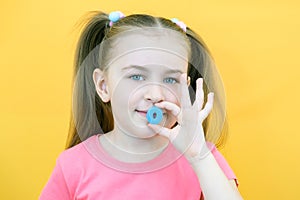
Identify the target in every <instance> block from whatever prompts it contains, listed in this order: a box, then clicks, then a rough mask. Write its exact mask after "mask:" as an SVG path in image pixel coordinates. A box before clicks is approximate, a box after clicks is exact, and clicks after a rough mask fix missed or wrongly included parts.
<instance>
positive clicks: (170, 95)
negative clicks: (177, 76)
mask: <svg viewBox="0 0 300 200" xmlns="http://www.w3.org/2000/svg"><path fill="white" fill-rule="evenodd" d="M165 100H166V101H168V102H171V103H174V104H176V105H178V106H179V105H180V93H179V89H178V87H173V88H171V87H169V88H168V90H166V91H165Z"/></svg>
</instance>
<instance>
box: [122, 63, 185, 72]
mask: <svg viewBox="0 0 300 200" xmlns="http://www.w3.org/2000/svg"><path fill="white" fill-rule="evenodd" d="M130 69H138V70H141V71H145V72H149V69H147V68H146V67H142V66H139V65H129V66H127V67H124V68H123V69H122V71H127V70H130ZM165 72H166V74H176V73H181V74H182V73H183V71H181V70H175V69H169V70H166V71H165Z"/></svg>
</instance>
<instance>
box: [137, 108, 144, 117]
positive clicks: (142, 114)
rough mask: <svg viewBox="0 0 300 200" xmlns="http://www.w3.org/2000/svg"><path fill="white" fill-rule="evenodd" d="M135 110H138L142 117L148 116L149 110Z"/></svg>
mask: <svg viewBox="0 0 300 200" xmlns="http://www.w3.org/2000/svg"><path fill="white" fill-rule="evenodd" d="M135 112H137V113H138V114H139V115H141V116H142V117H146V115H147V110H146V111H144V110H135Z"/></svg>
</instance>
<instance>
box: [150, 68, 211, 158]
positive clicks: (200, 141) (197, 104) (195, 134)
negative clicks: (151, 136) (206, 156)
mask: <svg viewBox="0 0 300 200" xmlns="http://www.w3.org/2000/svg"><path fill="white" fill-rule="evenodd" d="M186 76H187V75H186V74H182V75H181V77H180V87H181V103H180V104H181V108H180V107H178V106H177V105H176V104H174V103H171V102H167V101H163V102H160V103H156V104H155V106H157V107H160V108H163V109H166V110H169V111H170V112H171V113H172V115H174V116H175V117H176V119H177V122H178V125H177V126H176V127H174V128H173V129H169V128H165V127H162V126H160V125H154V124H148V126H149V127H151V128H152V129H153V130H154V131H155V132H156V133H158V134H160V135H162V136H165V137H167V138H168V139H169V140H170V141H171V142H172V143H173V145H174V146H175V147H176V148H177V149H178V150H179V151H180V152H182V153H184V154H185V156H187V157H194V156H196V155H199V154H200V152H201V151H202V150H203V148H205V149H207V147H206V142H205V136H204V131H203V127H202V122H203V121H204V120H205V118H206V117H207V116H208V114H209V113H210V112H211V110H212V107H213V97H214V93H209V94H208V98H207V102H206V104H205V106H204V108H203V109H202V107H203V103H204V92H203V88H202V87H203V79H202V78H199V79H197V81H196V85H197V86H196V99H195V101H194V104H193V105H192V104H191V100H190V95H189V90H188V84H187V77H186ZM201 153H202V152H201Z"/></svg>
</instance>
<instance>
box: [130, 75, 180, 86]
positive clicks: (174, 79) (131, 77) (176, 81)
mask: <svg viewBox="0 0 300 200" xmlns="http://www.w3.org/2000/svg"><path fill="white" fill-rule="evenodd" d="M137 76H139V77H142V78H143V80H145V77H144V76H143V75H141V74H134V75H131V76H129V78H130V79H132V80H134V81H141V80H136V79H133V77H137ZM166 79H173V81H175V82H173V83H171V84H175V83H178V82H179V81H178V80H177V79H176V78H172V77H168V78H166Z"/></svg>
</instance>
